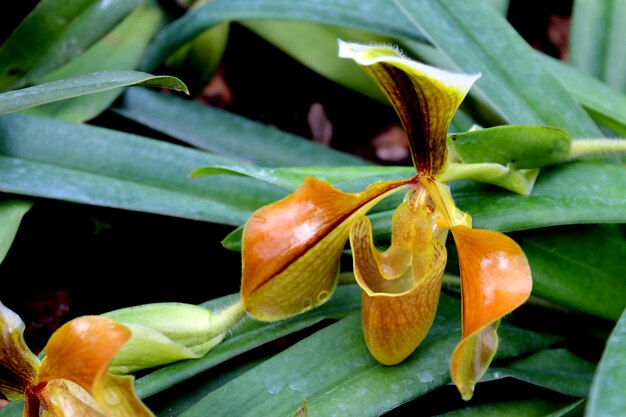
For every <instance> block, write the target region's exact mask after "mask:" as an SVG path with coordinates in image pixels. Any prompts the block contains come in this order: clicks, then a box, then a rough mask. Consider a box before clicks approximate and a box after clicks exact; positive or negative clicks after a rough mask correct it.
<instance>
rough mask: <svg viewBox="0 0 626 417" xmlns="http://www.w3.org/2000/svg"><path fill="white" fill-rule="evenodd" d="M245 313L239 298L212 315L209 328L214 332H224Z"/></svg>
mask: <svg viewBox="0 0 626 417" xmlns="http://www.w3.org/2000/svg"><path fill="white" fill-rule="evenodd" d="M245 315H246V311H245V310H244V308H243V304H241V300H237V301H236V302H235V303H233V304H231V305H230V306H228V307H226V308H225V309H223V310H222V311H218V312H216V313H215V314H214V315H213V320H212V322H211V330H212V331H215V332H216V334H220V333H225V332H226V331H228V329H230V328H231V327H232V326H233V325H234V324H235V323H237V322H238V321H239V320H241V319H242V318H243V317H244V316H245Z"/></svg>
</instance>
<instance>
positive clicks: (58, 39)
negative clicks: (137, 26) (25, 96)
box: [0, 0, 139, 91]
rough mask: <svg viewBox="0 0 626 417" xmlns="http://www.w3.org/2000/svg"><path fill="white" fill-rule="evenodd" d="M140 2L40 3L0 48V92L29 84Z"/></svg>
mask: <svg viewBox="0 0 626 417" xmlns="http://www.w3.org/2000/svg"><path fill="white" fill-rule="evenodd" d="M138 4H139V0H76V1H71V2H68V1H65V0H43V1H40V2H39V3H38V4H37V6H35V8H34V9H33V11H32V12H31V13H30V14H29V15H28V16H27V17H26V18H25V19H24V20H23V21H22V22H21V23H20V25H19V26H18V27H17V28H16V29H15V31H13V33H12V34H11V36H10V37H9V39H8V40H7V41H6V42H5V43H4V44H3V46H2V49H0V91H6V90H9V89H15V88H19V87H22V86H24V85H28V84H31V83H32V82H34V81H35V80H37V79H38V78H40V77H42V76H44V75H46V74H47V73H49V72H51V71H53V70H55V69H57V68H58V67H60V66H61V65H63V64H65V63H66V62H68V61H70V60H71V59H73V58H75V57H77V56H78V55H80V54H81V53H83V51H84V50H85V49H87V48H88V47H89V46H90V45H92V44H93V43H95V42H97V41H98V40H99V39H100V38H102V37H103V36H104V35H105V34H106V33H107V32H109V31H110V30H111V29H113V28H114V27H115V26H116V25H117V24H118V23H119V22H120V21H121V20H122V19H124V17H126V16H127V15H128V14H129V13H130V12H131V11H133V9H135V8H136V7H137V6H138Z"/></svg>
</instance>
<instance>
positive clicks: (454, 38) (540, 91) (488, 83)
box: [395, 0, 600, 137]
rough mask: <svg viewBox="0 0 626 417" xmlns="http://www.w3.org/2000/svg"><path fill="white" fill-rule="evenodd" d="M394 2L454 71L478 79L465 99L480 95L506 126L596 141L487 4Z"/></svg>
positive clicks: (573, 105) (579, 112) (592, 129)
mask: <svg viewBox="0 0 626 417" xmlns="http://www.w3.org/2000/svg"><path fill="white" fill-rule="evenodd" d="M395 3H396V4H398V6H399V7H400V8H401V9H402V10H403V12H404V13H405V14H406V16H408V18H409V19H410V20H411V22H412V24H414V25H415V26H416V27H418V28H419V29H420V31H422V32H423V33H425V34H426V35H427V36H428V38H429V40H430V41H431V43H432V44H434V45H435V46H437V47H438V48H439V49H440V50H441V51H442V52H443V53H444V54H445V55H446V56H447V57H448V58H449V59H450V60H451V61H452V62H453V63H454V64H455V65H456V67H457V68H458V69H459V70H461V71H463V72H466V73H476V72H480V73H481V74H482V76H481V78H480V79H479V80H478V81H477V82H476V85H475V86H474V87H473V88H472V91H470V95H472V94H477V93H478V92H480V93H481V95H480V97H481V99H482V100H483V101H485V102H486V103H490V105H491V106H492V107H493V109H494V110H495V111H496V112H497V113H498V114H499V115H500V116H501V117H502V118H503V119H504V120H505V121H506V122H507V123H509V124H521V125H528V124H530V125H547V126H554V127H560V128H563V129H566V130H567V131H568V132H570V134H571V135H572V136H574V137H588V136H600V131H599V129H598V127H597V126H596V125H595V124H594V123H593V121H592V120H591V118H590V117H589V115H588V114H587V113H586V112H585V111H584V109H583V108H582V107H581V106H580V105H579V104H578V103H577V102H576V101H575V100H573V99H572V97H571V96H570V95H569V94H568V92H567V91H566V90H565V89H564V88H563V87H562V86H561V85H560V84H559V82H558V81H557V80H556V78H555V77H554V76H553V75H552V73H551V72H550V70H549V69H547V68H545V66H544V65H543V64H542V61H541V60H540V59H539V57H538V56H537V55H536V54H535V52H534V50H533V49H532V47H531V46H530V45H528V43H527V42H526V41H525V40H524V39H523V38H522V37H521V36H520V35H519V33H517V32H516V31H515V29H514V28H513V27H512V26H511V25H510V24H509V23H508V22H507V20H506V18H505V17H504V16H502V15H501V14H499V13H498V12H497V11H496V10H494V9H493V8H491V7H490V6H489V5H487V4H485V3H484V2H467V1H463V0H443V1H438V2H433V1H429V0H411V1H407V0H395ZM476 90H478V91H476ZM545 97H550V99H549V100H546V99H545Z"/></svg>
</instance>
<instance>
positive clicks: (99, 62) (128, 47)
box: [29, 2, 189, 123]
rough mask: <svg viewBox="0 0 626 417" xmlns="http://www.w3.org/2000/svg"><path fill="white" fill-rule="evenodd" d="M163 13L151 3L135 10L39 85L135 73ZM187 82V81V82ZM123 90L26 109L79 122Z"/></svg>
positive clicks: (40, 80)
mask: <svg viewBox="0 0 626 417" xmlns="http://www.w3.org/2000/svg"><path fill="white" fill-rule="evenodd" d="M163 14H164V13H163V11H162V10H161V9H160V8H159V7H157V6H155V5H153V4H152V3H151V2H144V4H142V5H140V6H139V7H137V8H136V9H135V10H134V11H133V12H132V13H131V14H130V15H129V16H128V17H127V18H126V19H124V21H123V22H122V23H120V24H119V25H118V26H117V27H115V28H114V29H113V30H112V31H111V32H109V33H108V34H107V35H106V36H105V37H103V38H102V39H101V40H100V41H98V43H96V44H95V45H93V46H92V47H91V48H89V49H88V50H87V51H85V52H84V53H82V54H81V55H80V56H78V57H77V58H75V59H73V60H72V61H70V62H69V63H68V64H66V65H64V66H62V67H61V68H59V69H58V70H56V71H54V72H52V73H50V74H48V75H47V76H45V77H44V78H42V79H39V80H37V81H38V83H43V82H49V81H56V80H63V79H67V78H71V77H74V76H77V75H81V74H87V73H92V72H99V71H120V70H126V71H130V70H134V69H136V68H137V65H138V64H139V61H140V59H141V56H142V54H143V51H144V50H145V49H146V47H147V45H148V44H149V42H150V40H151V39H152V38H153V36H154V35H155V33H156V32H157V31H158V29H159V28H160V27H161V26H162V25H163V22H164V20H165V19H164V16H163ZM188 80H189V79H188V78H187V79H186V81H188ZM123 91H124V90H123V89H113V90H108V91H106V92H102V93H96V94H88V95H87V96H81V97H76V98H73V99H67V100H63V101H60V102H54V103H50V104H46V105H43V106H38V107H36V108H32V109H30V110H29V113H30V114H38V115H49V116H52V117H55V118H58V119H62V120H67V121H70V122H74V123H82V122H84V121H87V120H90V119H92V118H94V117H96V116H98V115H99V114H100V113H102V111H104V110H105V109H107V108H109V107H110V105H111V104H112V103H113V102H114V101H115V99H116V98H117V97H119V95H120V94H122V92H123Z"/></svg>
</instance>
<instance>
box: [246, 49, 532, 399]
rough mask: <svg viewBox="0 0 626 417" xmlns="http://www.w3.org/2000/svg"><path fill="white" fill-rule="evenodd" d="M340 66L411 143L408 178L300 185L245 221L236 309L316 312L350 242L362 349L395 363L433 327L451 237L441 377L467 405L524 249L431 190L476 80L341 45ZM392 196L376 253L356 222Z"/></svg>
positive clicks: (519, 280) (526, 287)
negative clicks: (453, 312) (347, 65)
mask: <svg viewBox="0 0 626 417" xmlns="http://www.w3.org/2000/svg"><path fill="white" fill-rule="evenodd" d="M339 55H340V57H343V58H351V59H353V60H354V61H355V62H356V63H358V64H359V65H360V66H361V67H362V68H363V69H364V70H365V72H366V73H367V74H369V75H370V76H371V77H372V78H373V79H374V81H376V83H377V84H378V86H379V87H380V88H381V90H382V91H383V92H384V93H385V95H386V96H387V97H388V99H389V100H390V102H391V104H392V105H393V107H394V109H395V110H396V112H397V114H398V115H399V117H400V120H401V122H402V125H403V126H404V129H405V131H406V133H407V136H408V138H409V145H410V151H411V156H412V160H413V164H414V166H415V169H416V175H415V176H413V177H411V178H407V179H402V180H392V181H383V182H379V183H375V184H372V185H370V186H369V187H368V188H367V189H366V190H364V191H362V192H358V193H346V192H343V191H340V190H338V189H335V188H333V187H332V186H331V185H330V184H327V183H325V182H323V181H320V180H318V179H316V178H314V177H307V178H306V179H305V181H304V183H303V184H302V186H301V187H300V188H299V189H298V190H296V191H295V192H294V193H293V194H291V195H289V196H287V197H285V198H284V199H282V200H280V201H277V202H275V203H273V204H270V205H268V206H265V207H263V208H261V209H259V210H257V211H256V212H255V213H253V214H252V216H251V217H250V218H249V219H248V221H247V222H246V224H245V226H244V230H243V239H242V286H241V297H242V303H243V306H244V308H245V310H246V311H247V312H248V313H249V314H250V315H251V316H252V317H254V318H257V319H259V320H266V321H271V320H280V319H284V318H286V317H290V316H293V315H296V314H300V313H302V312H304V311H306V310H308V309H311V308H313V307H315V306H317V305H320V304H322V303H323V302H325V301H326V300H327V299H328V298H329V296H330V295H331V293H332V292H333V290H334V288H335V286H336V285H337V276H338V271H339V260H340V256H341V253H342V251H343V249H344V246H345V244H346V241H347V240H348V239H349V241H350V246H351V250H352V256H353V266H354V274H355V278H356V281H357V283H358V285H359V286H360V287H361V289H362V308H361V317H362V326H363V333H364V338H365V342H366V344H367V347H368V349H369V351H370V352H371V354H372V355H373V357H374V358H375V359H376V360H378V361H379V362H380V363H382V364H386V365H394V364H398V363H400V362H402V361H403V360H404V359H405V358H406V357H408V356H409V355H410V354H411V353H412V352H413V351H415V349H416V348H417V347H418V346H419V344H420V343H421V341H422V340H423V339H424V337H425V336H426V335H427V333H428V331H429V329H430V327H431V325H432V323H433V320H434V317H435V313H436V311H437V305H438V301H439V296H440V293H441V285H442V280H443V272H444V269H445V266H446V262H447V253H446V246H445V243H446V239H447V236H448V232H449V231H451V232H452V235H453V237H454V241H455V243H456V248H457V252H458V257H459V264H460V275H461V301H462V321H461V324H462V338H461V340H460V342H459V343H458V345H457V346H456V348H455V349H454V352H453V353H452V357H451V361H450V373H451V377H452V380H453V382H454V383H455V384H456V386H457V387H458V389H459V391H460V393H461V395H462V397H463V398H464V399H466V400H469V399H470V398H471V397H472V395H473V391H474V386H475V384H476V383H477V382H478V381H479V380H480V378H481V377H482V375H483V374H484V372H485V371H486V370H487V368H488V366H489V364H490V363H491V361H492V359H493V357H494V355H495V353H496V349H497V345H498V338H497V332H496V331H497V327H498V324H499V322H500V319H501V318H502V317H503V316H504V315H506V314H508V313H510V312H511V311H513V310H514V309H516V308H517V307H519V306H520V305H521V304H523V303H524V302H525V301H526V300H527V298H528V297H529V295H530V292H531V287H532V279H531V272H530V267H529V265H528V261H527V259H526V256H525V255H524V253H523V251H522V249H521V248H520V247H519V246H518V245H517V244H516V243H515V242H514V241H513V240H512V239H511V238H509V237H507V236H505V235H504V234H502V233H499V232H496V231H490V230H478V229H473V228H472V220H471V217H470V216H469V215H468V214H466V213H463V212H462V211H460V210H459V209H458V208H457V207H456V205H455V203H454V200H453V198H452V195H451V192H450V189H449V187H448V185H447V184H446V183H445V181H443V180H442V179H441V178H442V176H443V174H444V173H445V171H446V168H447V167H448V164H449V159H450V158H449V156H448V148H447V144H446V138H447V130H448V127H449V124H450V122H451V120H452V117H453V116H454V114H455V113H456V111H457V109H458V107H459V106H460V104H461V102H462V101H463V99H464V98H465V96H466V95H467V93H468V92H469V89H470V88H471V86H472V85H473V83H474V82H475V81H476V79H478V77H479V75H477V74H474V75H473V74H462V73H452V72H448V71H443V70H440V69H437V68H434V67H431V66H428V65H424V64H421V63H419V62H416V61H413V60H411V59H409V58H407V57H405V56H403V55H402V54H401V53H400V52H398V51H397V50H396V49H394V48H391V47H387V46H378V45H362V44H356V43H348V42H343V41H341V40H340V41H339ZM399 190H405V192H406V195H405V198H404V201H403V202H402V203H401V204H400V205H399V206H398V207H397V209H396V210H395V212H394V215H393V219H392V237H391V244H390V246H389V247H388V248H387V249H386V250H384V251H379V250H378V249H377V248H376V246H375V245H374V242H373V238H372V227H371V223H370V221H369V219H368V218H367V216H366V214H367V212H368V211H369V209H370V208H372V207H373V206H374V205H376V204H377V203H378V202H380V201H381V200H382V199H384V198H386V197H387V196H389V195H390V194H392V193H395V192H397V191H399Z"/></svg>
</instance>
